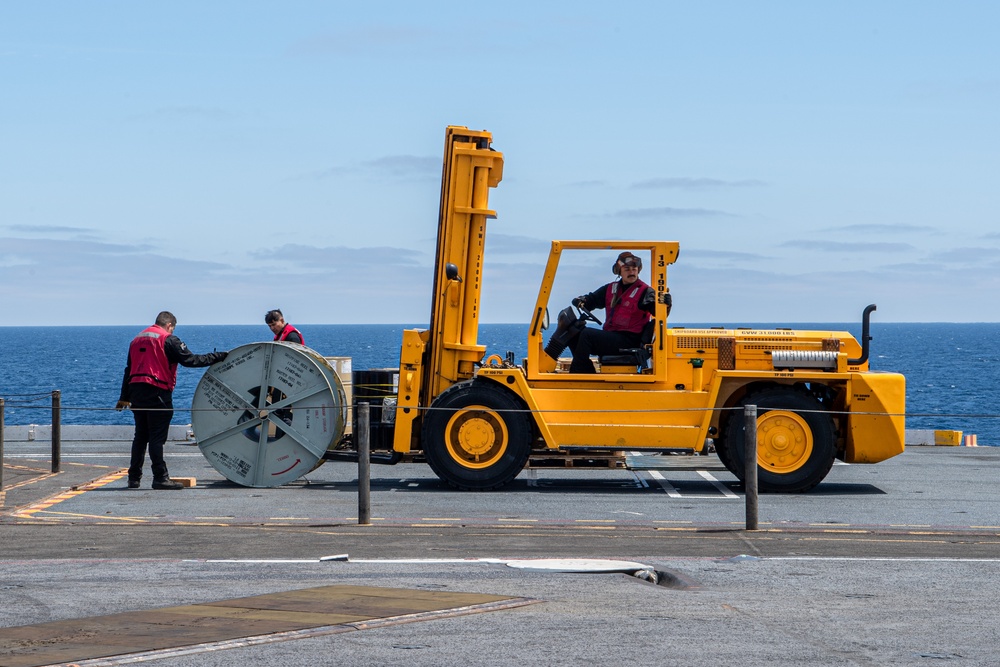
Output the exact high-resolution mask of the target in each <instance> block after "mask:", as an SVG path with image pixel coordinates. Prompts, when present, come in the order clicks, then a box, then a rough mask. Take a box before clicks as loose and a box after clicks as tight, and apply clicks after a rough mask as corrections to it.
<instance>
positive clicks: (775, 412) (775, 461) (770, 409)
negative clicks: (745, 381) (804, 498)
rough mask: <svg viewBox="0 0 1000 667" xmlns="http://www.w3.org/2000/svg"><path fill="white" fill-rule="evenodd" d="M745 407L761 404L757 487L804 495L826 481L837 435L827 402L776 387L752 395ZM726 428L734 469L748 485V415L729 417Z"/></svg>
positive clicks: (758, 425) (758, 410)
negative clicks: (746, 453) (745, 445)
mask: <svg viewBox="0 0 1000 667" xmlns="http://www.w3.org/2000/svg"><path fill="white" fill-rule="evenodd" d="M740 405H743V406H746V405H756V406H757V465H758V468H757V486H758V488H759V489H760V490H761V491H764V492H771V493H799V492H802V491H808V490H809V489H811V488H813V487H814V486H816V485H817V484H819V483H820V482H822V481H823V479H824V478H825V477H826V476H827V474H828V473H829V472H830V469H831V468H832V467H833V459H834V457H835V455H836V446H837V431H836V428H835V427H834V424H833V419H831V417H830V415H829V414H828V413H827V412H826V409H825V407H824V406H823V404H822V403H820V402H819V401H818V400H816V399H815V398H813V397H812V396H809V395H808V394H806V393H804V392H802V391H798V390H796V389H792V388H791V387H772V388H770V389H765V390H763V391H759V392H757V393H754V394H750V395H749V396H747V397H746V398H744V399H743V400H742V401H741V403H740ZM727 426H728V428H726V440H727V443H726V449H727V450H728V451H727V454H728V456H729V458H730V463H731V464H732V467H730V468H729V469H730V471H732V472H733V474H735V475H736V476H737V477H739V479H740V481H744V477H745V476H746V468H745V466H744V461H745V460H746V457H745V455H744V452H745V448H744V441H743V438H744V434H745V433H746V418H745V417H744V414H743V411H742V410H739V411H733V412H732V413H730V415H729V423H728V424H727ZM727 467H729V465H728V464H727Z"/></svg>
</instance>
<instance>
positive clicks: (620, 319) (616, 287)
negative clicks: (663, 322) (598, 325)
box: [604, 280, 651, 333]
mask: <svg viewBox="0 0 1000 667" xmlns="http://www.w3.org/2000/svg"><path fill="white" fill-rule="evenodd" d="M647 289H650V287H649V285H647V284H646V283H644V282H642V281H641V280H636V281H635V282H634V283H632V284H631V285H628V286H626V285H623V284H622V282H621V281H620V280H619V281H615V282H613V283H610V284H608V287H607V292H606V293H605V295H604V302H605V303H604V307H605V309H606V310H607V313H608V319H607V321H606V322H605V323H604V330H605V331H630V332H632V333H642V328H643V327H644V326H646V322H649V318H650V317H651V316H650V314H649V313H647V312H646V311H645V310H642V309H640V308H639V302H640V301H642V297H643V295H644V294H645V293H646V290H647Z"/></svg>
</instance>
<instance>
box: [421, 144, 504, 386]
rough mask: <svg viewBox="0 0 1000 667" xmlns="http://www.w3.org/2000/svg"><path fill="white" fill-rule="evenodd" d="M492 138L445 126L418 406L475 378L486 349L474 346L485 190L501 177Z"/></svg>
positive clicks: (492, 214)
mask: <svg viewBox="0 0 1000 667" xmlns="http://www.w3.org/2000/svg"><path fill="white" fill-rule="evenodd" d="M492 140H493V135H492V134H490V133H489V132H477V131H474V130H469V129H467V128H465V127H456V126H450V127H448V129H447V131H446V134H445V144H444V163H443V172H442V174H441V205H440V209H439V212H438V229H437V252H436V254H435V257H434V291H433V303H432V305H431V315H430V321H429V328H428V332H429V337H428V340H427V342H426V359H425V363H424V368H423V378H422V382H421V385H422V386H421V392H420V399H419V405H422V406H426V405H430V404H431V401H433V400H434V398H435V397H436V396H437V395H438V394H440V393H441V392H442V391H444V390H445V389H447V388H448V387H450V386H451V385H453V384H455V383H456V382H460V381H462V380H467V379H469V378H471V377H472V376H473V374H474V373H475V364H476V363H478V362H479V361H481V360H482V358H483V354H484V353H485V351H486V346H485V345H479V344H478V331H479V309H480V292H481V290H482V280H483V248H484V244H485V242H486V220H487V218H496V212H495V211H492V210H490V209H489V208H488V202H489V189H490V188H495V187H496V186H497V185H498V184H499V183H500V179H501V178H503V154H502V153H498V152H497V151H494V150H493V149H492V148H490V142H491V141H492Z"/></svg>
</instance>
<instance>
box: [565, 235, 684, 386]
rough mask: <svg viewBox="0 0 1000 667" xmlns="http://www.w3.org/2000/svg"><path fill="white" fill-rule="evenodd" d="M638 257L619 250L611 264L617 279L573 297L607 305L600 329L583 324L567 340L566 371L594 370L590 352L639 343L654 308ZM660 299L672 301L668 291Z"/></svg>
mask: <svg viewBox="0 0 1000 667" xmlns="http://www.w3.org/2000/svg"><path fill="white" fill-rule="evenodd" d="M640 271H642V259H640V258H639V257H637V256H636V255H633V254H632V253H631V252H628V251H626V252H623V253H621V254H620V255H618V259H616V260H615V263H614V264H612V265H611V272H612V273H614V274H615V275H616V276H618V280H615V281H614V282H611V283H608V284H607V285H604V286H602V287H599V288H597V289H596V290H594V291H593V292H591V293H590V294H585V295H583V296H578V297H576V298H575V299H573V305H574V306H576V307H577V308H584V309H586V310H588V311H592V310H595V309H598V308H605V309H607V317H606V319H605V321H604V327H603V329H593V328H588V327H584V328H582V329H580V330H579V331H580V333H579V334H578V335H576V336H573V337H572V339H571V340H569V341H568V344H569V348H570V350H571V351H572V352H573V363H572V364H571V365H570V369H569V372H570V373H595V372H596V370H595V369H594V364H593V363H592V362H591V360H590V355H597V356H600V355H603V354H618V353H619V351H620V350H623V349H628V348H636V347H640V346H641V345H642V330H643V327H645V326H646V323H647V322H649V320H650V319H651V318H652V317H653V314H654V312H655V311H656V301H657V295H656V290H654V289H653V288H652V287H650V286H649V285H647V284H646V283H644V282H642V281H641V280H639V272H640ZM659 301H660V303H663V304H665V305H666V306H667V313H668V314H669V313H670V307H671V306H672V305H673V302H672V299H671V297H670V293H669V292H664V293H662V294H660V296H659Z"/></svg>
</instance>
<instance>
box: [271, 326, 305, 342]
mask: <svg viewBox="0 0 1000 667" xmlns="http://www.w3.org/2000/svg"><path fill="white" fill-rule="evenodd" d="M293 331H294V332H295V333H297V334H298V335H299V339H300V340H301V341H302V344H303V345H305V344H306V337H305V336H303V335H302V332H301V331H299V330H298V329H296V328H295V327H293V326H292V325H291V324H286V325H285V328H284V329H282V330H281V333H279V334H278V335H277V336H275V337H274V340H285V339H286V338H288V334H290V333H292V332H293Z"/></svg>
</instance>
